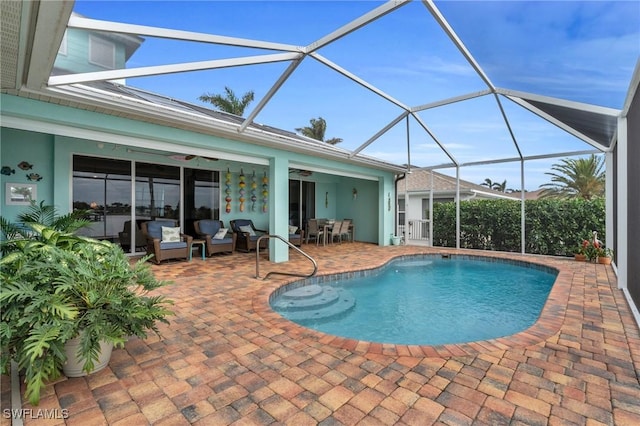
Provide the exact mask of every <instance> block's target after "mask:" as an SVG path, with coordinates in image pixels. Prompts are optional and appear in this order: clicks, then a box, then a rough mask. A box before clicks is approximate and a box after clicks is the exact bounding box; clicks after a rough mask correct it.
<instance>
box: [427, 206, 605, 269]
mask: <svg viewBox="0 0 640 426" xmlns="http://www.w3.org/2000/svg"><path fill="white" fill-rule="evenodd" d="M520 212H521V208H520V202H519V201H515V200H472V201H464V202H462V203H461V204H460V222H461V223H460V247H461V248H474V249H481V250H497V251H511V252H519V251H520V248H521V242H520ZM604 229H605V206H604V198H596V199H593V200H584V199H540V200H527V201H525V252H527V253H533V254H546V255H554V256H572V255H573V253H574V252H575V247H576V244H577V243H576V242H579V241H582V240H583V239H584V236H585V235H591V232H592V231H593V230H597V231H598V234H599V235H600V236H601V238H603V239H604V237H605V235H604ZM455 231H456V217H455V203H437V204H434V206H433V244H434V245H435V246H443V247H455V244H456V237H455Z"/></svg>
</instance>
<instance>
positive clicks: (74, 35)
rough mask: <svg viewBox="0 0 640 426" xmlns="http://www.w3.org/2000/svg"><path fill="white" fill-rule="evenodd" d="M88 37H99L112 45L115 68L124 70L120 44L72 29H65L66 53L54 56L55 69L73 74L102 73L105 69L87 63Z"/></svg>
mask: <svg viewBox="0 0 640 426" xmlns="http://www.w3.org/2000/svg"><path fill="white" fill-rule="evenodd" d="M90 36H91V37H99V38H102V39H103V40H106V41H108V42H109V43H113V45H114V49H115V68H114V69H123V68H125V62H126V61H125V59H126V52H125V48H124V45H123V44H122V43H114V42H113V41H112V40H110V39H109V38H105V37H104V36H103V37H100V35H97V34H96V33H95V32H93V33H91V34H90V32H89V31H85V30H79V29H74V28H69V29H67V37H66V43H67V51H66V53H65V54H62V53H59V52H58V54H57V55H56V61H55V65H54V66H55V68H56V69H61V70H73V72H76V73H81V72H94V71H104V70H105V67H102V66H100V65H97V64H94V63H91V62H89V53H90V52H89V49H90V44H91V43H90V41H89V40H90Z"/></svg>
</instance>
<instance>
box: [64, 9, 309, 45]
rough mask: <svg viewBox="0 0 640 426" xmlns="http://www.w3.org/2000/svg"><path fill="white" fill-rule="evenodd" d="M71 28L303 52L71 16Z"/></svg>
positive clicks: (205, 35)
mask: <svg viewBox="0 0 640 426" xmlns="http://www.w3.org/2000/svg"><path fill="white" fill-rule="evenodd" d="M67 26H68V27H69V28H77V29H83V30H89V31H104V32H110V33H121V34H132V35H136V36H149V37H158V38H166V39H171V40H184V41H195V42H200V43H211V44H221V45H226V46H239V47H251V48H254V49H267V50H280V51H285V52H301V51H302V50H303V48H302V47H300V46H294V45H291V44H283V43H272V42H268V41H262V40H250V39H246V38H237V37H226V36H220V35H213V34H206V33H197V32H192V31H180V30H171V29H168V28H158V27H149V26H145V25H133V24H123V23H120V22H112V21H101V20H97V19H89V18H83V17H80V16H71V18H70V19H69V23H68V25H67Z"/></svg>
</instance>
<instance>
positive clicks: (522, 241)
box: [520, 160, 527, 254]
mask: <svg viewBox="0 0 640 426" xmlns="http://www.w3.org/2000/svg"><path fill="white" fill-rule="evenodd" d="M524 200H525V196H524V160H520V244H521V247H520V252H521V253H522V254H524V253H525V250H526V241H527V236H526V235H525V222H526V221H525V214H526V212H525V203H524Z"/></svg>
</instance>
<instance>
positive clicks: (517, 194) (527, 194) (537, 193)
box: [511, 189, 544, 200]
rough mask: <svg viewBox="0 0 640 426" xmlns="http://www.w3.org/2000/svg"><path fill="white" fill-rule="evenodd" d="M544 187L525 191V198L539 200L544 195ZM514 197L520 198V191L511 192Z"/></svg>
mask: <svg viewBox="0 0 640 426" xmlns="http://www.w3.org/2000/svg"><path fill="white" fill-rule="evenodd" d="M543 191H544V189H536V190H535V191H527V192H525V193H524V199H525V200H537V199H538V198H540V196H541V195H542V192H543ZM511 195H513V196H514V197H517V198H518V199H519V198H520V191H513V192H512V193H511Z"/></svg>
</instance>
